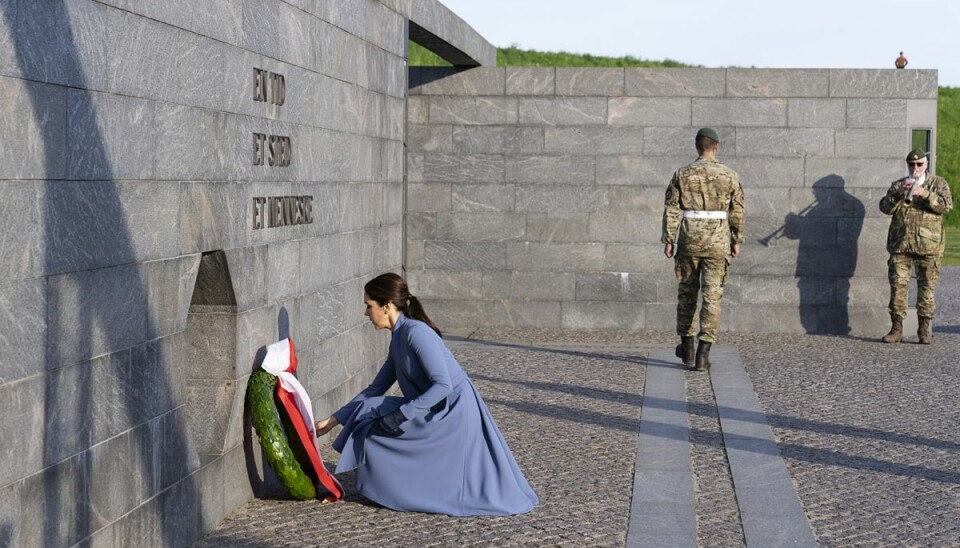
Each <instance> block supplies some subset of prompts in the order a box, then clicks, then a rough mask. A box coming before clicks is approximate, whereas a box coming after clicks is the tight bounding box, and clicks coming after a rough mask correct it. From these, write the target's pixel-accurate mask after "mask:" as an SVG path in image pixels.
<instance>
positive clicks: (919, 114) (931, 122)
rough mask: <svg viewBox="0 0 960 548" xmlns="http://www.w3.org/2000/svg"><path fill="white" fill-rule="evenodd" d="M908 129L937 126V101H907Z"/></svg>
mask: <svg viewBox="0 0 960 548" xmlns="http://www.w3.org/2000/svg"><path fill="white" fill-rule="evenodd" d="M906 124H907V125H908V126H910V127H928V128H932V127H934V126H936V125H937V101H936V100H934V99H908V100H907V122H906Z"/></svg>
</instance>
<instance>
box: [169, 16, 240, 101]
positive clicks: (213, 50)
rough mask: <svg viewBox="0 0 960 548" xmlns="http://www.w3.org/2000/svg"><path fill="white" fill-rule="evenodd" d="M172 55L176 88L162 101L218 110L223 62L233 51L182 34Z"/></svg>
mask: <svg viewBox="0 0 960 548" xmlns="http://www.w3.org/2000/svg"><path fill="white" fill-rule="evenodd" d="M179 1H180V2H183V1H184V0H179ZM175 55H176V63H175V65H174V73H173V75H171V76H175V77H176V84H175V85H172V86H170V87H169V88H167V90H166V91H167V94H166V95H165V96H164V98H165V99H166V100H168V101H172V102H175V103H181V104H185V105H190V106H200V107H205V108H210V109H214V110H220V109H222V108H223V105H224V95H225V93H226V91H225V90H224V85H223V84H224V81H225V78H226V74H225V70H226V69H225V67H226V63H225V58H226V57H228V56H231V55H235V50H234V49H233V48H230V47H227V46H224V45H223V44H222V43H220V42H218V41H216V40H212V39H210V38H207V37H205V36H199V35H197V34H194V33H192V32H182V33H180V38H179V43H178V44H177V49H176V50H175ZM248 70H249V68H248ZM247 89H248V90H249V88H247Z"/></svg>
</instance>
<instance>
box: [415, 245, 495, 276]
mask: <svg viewBox="0 0 960 548" xmlns="http://www.w3.org/2000/svg"><path fill="white" fill-rule="evenodd" d="M424 266H425V267H426V268H427V269H434V268H436V269H441V270H460V271H464V270H466V271H489V270H498V269H501V270H502V269H504V268H507V244H505V243H501V242H443V241H427V242H425V243H424Z"/></svg>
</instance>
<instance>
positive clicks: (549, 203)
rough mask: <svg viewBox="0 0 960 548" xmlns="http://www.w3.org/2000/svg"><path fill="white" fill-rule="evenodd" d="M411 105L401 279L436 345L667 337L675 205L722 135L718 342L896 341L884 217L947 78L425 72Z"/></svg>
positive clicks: (742, 72) (417, 74) (927, 74)
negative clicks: (731, 179)
mask: <svg viewBox="0 0 960 548" xmlns="http://www.w3.org/2000/svg"><path fill="white" fill-rule="evenodd" d="M410 85H411V88H412V89H411V96H410V99H409V105H408V110H407V123H408V142H407V144H408V154H407V180H408V195H407V218H406V230H407V241H406V251H405V260H406V268H407V272H408V274H409V277H410V280H411V283H412V284H413V287H414V289H415V292H416V293H417V294H418V296H420V297H424V298H426V301H427V306H429V308H430V310H431V312H432V313H434V314H436V315H437V316H438V320H439V321H440V322H441V324H442V325H444V326H446V327H448V328H450V327H461V328H470V327H476V326H503V325H524V326H543V327H568V328H598V327H616V328H625V329H639V328H650V329H663V330H673V329H674V325H675V324H674V321H675V306H676V304H675V303H676V281H675V278H674V274H673V263H672V261H669V260H667V259H665V258H664V257H663V255H662V249H663V246H662V245H661V244H660V230H661V215H662V209H663V196H664V190H665V188H666V185H667V183H668V182H669V180H670V176H671V174H672V173H673V171H674V170H675V169H677V168H678V167H680V166H682V165H684V164H686V163H688V162H690V161H692V160H693V159H695V158H696V152H695V149H694V147H693V139H694V134H695V133H696V130H697V128H698V127H701V126H711V127H714V128H715V129H717V131H718V132H719V134H720V137H721V139H722V145H721V150H720V160H721V161H722V162H724V163H726V164H727V165H729V166H731V167H732V168H734V169H736V170H737V171H738V172H739V173H740V176H741V180H742V183H743V186H744V190H745V194H746V212H747V225H746V237H747V240H746V243H745V245H744V247H743V250H742V254H741V256H740V258H737V259H736V260H734V262H733V266H732V270H731V275H730V281H729V284H728V286H727V290H726V295H725V297H724V316H723V320H722V329H726V330H737V331H759V332H804V331H806V332H811V333H847V332H851V333H854V334H866V335H877V334H878V333H880V332H881V331H882V330H883V329H885V326H886V323H887V321H888V320H887V314H886V310H885V306H886V301H887V296H888V289H887V283H886V258H887V255H886V252H885V251H884V244H885V237H886V227H887V224H888V218H886V217H884V216H882V215H881V214H880V213H879V211H878V209H877V202H878V201H879V199H880V197H881V196H882V195H883V193H884V191H885V190H886V188H887V186H888V185H889V183H890V181H892V180H894V179H895V178H897V177H900V176H902V175H903V174H904V172H905V166H904V163H903V158H904V157H905V156H906V153H907V151H908V150H909V149H910V148H911V147H910V131H909V130H910V128H929V129H932V130H933V131H934V134H935V130H936V99H937V75H936V71H913V70H901V71H895V70H775V69H772V70H766V69H617V68H611V69H572V68H571V69H567V68H557V69H553V68H536V67H531V68H521V67H509V68H476V69H470V70H466V71H457V70H455V69H422V68H414V69H412V70H411V75H410ZM792 214H799V215H792ZM784 224H786V230H785V231H782V232H780V233H778V232H777V229H778V228H779V227H782V226H783V225H784ZM772 234H780V235H781V237H773V238H768V236H770V235H772ZM761 240H762V241H765V243H767V244H768V245H764V244H763V243H760V241H761Z"/></svg>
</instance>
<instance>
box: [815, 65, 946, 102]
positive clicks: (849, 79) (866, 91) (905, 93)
mask: <svg viewBox="0 0 960 548" xmlns="http://www.w3.org/2000/svg"><path fill="white" fill-rule="evenodd" d="M829 72H830V97H854V98H856V97H864V98H885V99H895V98H902V99H936V98H937V90H938V87H937V71H936V70H894V69H890V70H880V69H873V70H870V69H831V70H830V71H829Z"/></svg>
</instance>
